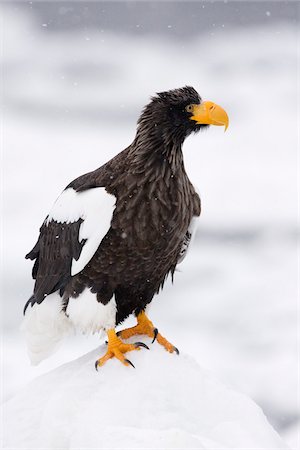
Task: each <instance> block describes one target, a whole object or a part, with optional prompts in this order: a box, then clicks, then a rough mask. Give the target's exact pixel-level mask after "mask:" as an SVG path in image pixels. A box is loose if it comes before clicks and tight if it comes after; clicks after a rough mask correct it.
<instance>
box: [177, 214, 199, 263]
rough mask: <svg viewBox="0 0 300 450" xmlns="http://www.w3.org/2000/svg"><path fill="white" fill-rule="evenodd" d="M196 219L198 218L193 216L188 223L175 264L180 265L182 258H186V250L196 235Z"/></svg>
mask: <svg viewBox="0 0 300 450" xmlns="http://www.w3.org/2000/svg"><path fill="white" fill-rule="evenodd" d="M198 219H199V216H193V217H192V220H191V221H190V224H189V227H188V231H187V233H186V235H185V237H184V240H183V243H182V247H181V250H180V253H179V258H178V261H177V264H180V263H181V262H182V261H183V260H184V258H185V257H186V255H187V253H188V250H189V248H190V246H191V244H192V242H193V240H194V237H195V234H196V230H197V225H198Z"/></svg>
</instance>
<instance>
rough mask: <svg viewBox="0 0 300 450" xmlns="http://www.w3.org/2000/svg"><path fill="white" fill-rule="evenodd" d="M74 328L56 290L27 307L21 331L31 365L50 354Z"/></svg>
mask: <svg viewBox="0 0 300 450" xmlns="http://www.w3.org/2000/svg"><path fill="white" fill-rule="evenodd" d="M73 330H74V328H73V326H72V323H71V322H70V320H69V319H68V318H67V316H66V315H65V313H64V312H62V298H61V297H60V295H59V294H58V292H54V293H53V294H50V295H48V296H47V297H46V298H45V299H44V301H43V302H42V303H40V304H38V303H35V304H34V305H33V306H31V305H29V306H28V307H27V310H26V313H25V317H24V320H23V323H22V325H21V331H22V332H23V333H24V335H25V339H26V343H27V349H28V354H29V358H30V361H31V363H32V364H33V365H37V364H39V363H40V362H41V361H42V360H43V359H45V358H48V356H50V355H52V354H53V353H54V352H55V351H56V350H57V349H58V348H59V346H60V344H61V341H62V339H63V338H64V337H65V336H66V335H68V334H70V333H71V332H72V331H73Z"/></svg>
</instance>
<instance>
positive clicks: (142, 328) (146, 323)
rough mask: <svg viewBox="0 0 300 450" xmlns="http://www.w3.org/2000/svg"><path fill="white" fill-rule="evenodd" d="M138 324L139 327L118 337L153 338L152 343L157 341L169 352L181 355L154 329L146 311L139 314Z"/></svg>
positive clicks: (124, 331) (136, 326)
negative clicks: (138, 336)
mask: <svg viewBox="0 0 300 450" xmlns="http://www.w3.org/2000/svg"><path fill="white" fill-rule="evenodd" d="M137 322H138V323H137V325H135V326H134V327H131V328H126V329H125V330H122V331H119V332H118V336H120V337H121V338H122V339H128V338H130V337H131V336H135V335H137V334H144V335H146V336H149V337H151V338H153V341H152V342H154V341H155V339H156V340H157V342H158V343H159V344H160V345H162V346H163V347H164V348H165V349H166V350H167V351H168V352H170V353H173V352H176V353H177V354H179V351H178V349H177V348H176V347H174V345H173V344H171V343H170V342H169V341H167V339H166V338H164V337H163V336H162V335H161V334H160V333H159V332H158V330H157V328H155V327H154V325H153V323H152V322H151V320H150V319H148V317H147V316H146V314H145V312H144V311H142V312H140V313H139V314H138V316H137Z"/></svg>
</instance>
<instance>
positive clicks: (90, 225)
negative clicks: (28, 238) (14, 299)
mask: <svg viewBox="0 0 300 450" xmlns="http://www.w3.org/2000/svg"><path fill="white" fill-rule="evenodd" d="M115 201H116V198H115V197H114V196H113V195H111V194H109V193H108V192H107V191H106V189H105V188H104V187H95V188H91V189H86V190H84V191H79V192H78V191H76V190H75V189H73V188H72V187H69V188H67V189H66V190H64V191H63V192H62V194H61V195H60V196H59V197H58V199H57V200H56V202H55V203H54V205H53V208H52V209H51V211H50V213H49V215H48V216H47V218H46V220H45V221H44V223H43V225H42V227H41V229H40V236H39V239H38V241H37V243H36V245H35V246H34V248H33V249H32V250H31V252H30V253H28V255H26V258H29V259H32V260H34V259H35V263H34V267H33V271H32V276H33V278H34V279H35V280H36V283H35V287H34V294H33V297H32V298H31V299H30V302H31V304H34V303H35V302H37V303H41V302H42V301H43V299H44V298H45V297H46V296H47V295H49V294H51V293H52V292H55V291H57V290H63V289H64V287H65V285H66V283H67V282H68V280H69V279H70V277H71V276H74V275H76V274H78V273H79V272H81V271H82V270H83V269H84V267H85V266H86V264H87V263H88V262H89V261H90V259H91V258H92V257H93V255H94V254H95V252H96V251H97V249H98V247H99V245H100V243H101V241H102V239H103V238H104V236H105V235H106V234H107V232H108V230H109V228H110V223H111V219H112V216H113V211H114V208H115Z"/></svg>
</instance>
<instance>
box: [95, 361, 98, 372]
mask: <svg viewBox="0 0 300 450" xmlns="http://www.w3.org/2000/svg"><path fill="white" fill-rule="evenodd" d="M95 369H96V370H97V372H98V361H96V362H95Z"/></svg>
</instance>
